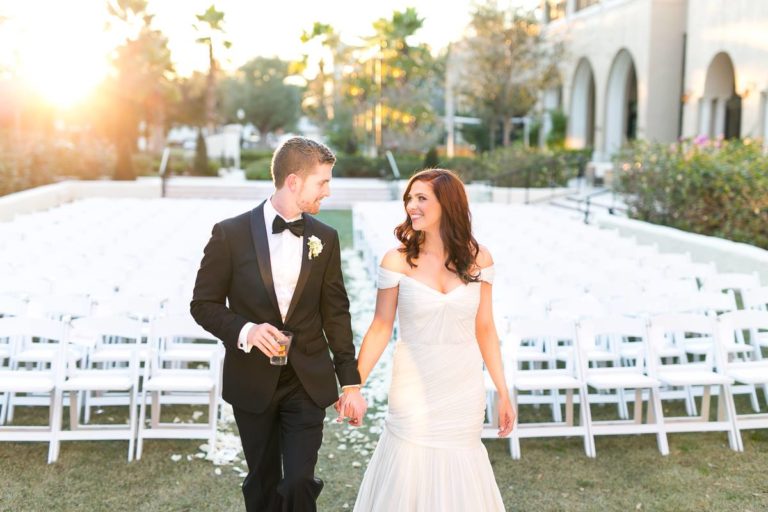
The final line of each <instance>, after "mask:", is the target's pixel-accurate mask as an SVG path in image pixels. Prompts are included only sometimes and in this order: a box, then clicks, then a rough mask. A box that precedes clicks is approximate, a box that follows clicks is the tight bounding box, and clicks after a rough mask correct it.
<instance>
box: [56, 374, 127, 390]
mask: <svg viewBox="0 0 768 512" xmlns="http://www.w3.org/2000/svg"><path fill="white" fill-rule="evenodd" d="M105 373H107V372H106V371H104V370H84V371H83V372H82V373H78V374H76V375H74V376H72V377H69V378H68V379H67V380H65V381H64V383H63V384H62V385H61V389H63V390H64V391H74V390H91V391H127V390H129V389H131V387H133V379H131V377H130V375H121V374H117V375H115V374H114V373H112V374H109V375H105ZM110 373H111V372H110Z"/></svg>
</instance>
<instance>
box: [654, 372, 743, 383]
mask: <svg viewBox="0 0 768 512" xmlns="http://www.w3.org/2000/svg"><path fill="white" fill-rule="evenodd" d="M657 376H658V378H659V380H660V381H661V382H663V383H664V384H667V385H669V386H715V385H720V384H731V383H733V379H731V378H729V377H728V376H726V375H722V374H720V373H715V372H711V371H707V370H702V369H688V368H675V369H660V370H659V371H658V374H657Z"/></svg>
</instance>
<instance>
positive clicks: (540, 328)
mask: <svg viewBox="0 0 768 512" xmlns="http://www.w3.org/2000/svg"><path fill="white" fill-rule="evenodd" d="M529 340H535V343H543V344H544V346H545V354H544V355H545V358H544V359H541V358H540V357H539V356H537V355H536V353H535V352H533V351H531V350H530V347H531V345H529V344H528V343H527V341H529ZM504 343H505V344H506V345H507V346H506V347H505V350H504V359H505V366H506V368H507V376H508V377H507V378H508V381H509V382H508V384H509V388H510V394H511V399H512V403H513V406H514V407H515V409H517V412H518V420H517V424H516V426H515V428H514V429H513V430H512V433H511V435H510V439H509V443H510V451H511V454H512V457H513V458H515V459H519V458H520V455H521V452H520V439H523V438H533V437H567V436H580V437H582V438H583V439H584V452H585V453H586V454H587V456H588V457H594V443H593V440H592V434H591V431H590V424H591V420H590V416H589V409H588V408H586V407H584V406H583V404H584V403H586V401H585V400H586V388H585V386H584V383H583V381H582V379H581V374H580V367H579V366H578V362H577V360H576V358H575V357H572V358H570V360H568V361H566V362H565V363H564V364H560V365H558V364H557V361H556V358H554V357H553V356H552V355H551V354H554V353H555V352H556V351H557V348H558V347H560V349H561V350H562V348H563V347H565V346H569V347H571V351H572V352H576V351H577V349H576V348H575V347H576V345H577V340H576V332H575V329H574V324H573V322H570V321H567V320H557V319H542V320H529V321H520V322H514V323H513V326H512V328H511V330H510V334H509V336H508V337H507V338H506V339H505V340H504ZM541 363H544V364H541ZM489 386H490V387H491V388H492V383H489V382H486V387H487V388H488V387H489ZM559 391H564V393H565V402H564V405H565V418H564V419H563V418H562V412H561V411H560V407H561V401H560V397H559ZM547 392H549V393H550V395H549V396H547V395H545V394H544V393H547ZM574 394H575V395H576V397H574ZM574 398H578V401H579V404H581V405H580V406H579V422H578V423H576V422H575V421H574V401H575V400H574ZM531 404H532V405H535V406H537V408H538V407H539V406H541V405H550V406H551V407H552V409H553V413H552V421H539V420H540V418H537V420H536V421H533V422H530V421H526V419H527V417H528V413H527V412H526V411H527V410H530V409H531V408H530V407H528V406H529V405H531ZM522 405H526V407H525V408H524V409H523V410H521V408H520V407H521V406H522ZM492 417H493V416H492ZM521 420H522V421H521ZM485 433H486V435H488V436H490V435H491V434H492V433H491V432H490V431H489V430H488V429H486V432H485Z"/></svg>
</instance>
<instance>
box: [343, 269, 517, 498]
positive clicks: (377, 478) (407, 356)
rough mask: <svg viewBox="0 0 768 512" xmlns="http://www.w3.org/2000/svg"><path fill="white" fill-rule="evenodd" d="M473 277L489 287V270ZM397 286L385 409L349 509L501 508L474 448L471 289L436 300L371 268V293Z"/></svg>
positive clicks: (476, 399) (476, 355) (478, 362)
mask: <svg viewBox="0 0 768 512" xmlns="http://www.w3.org/2000/svg"><path fill="white" fill-rule="evenodd" d="M480 278H481V279H482V280H483V281H487V282H492V281H493V267H488V268H486V269H483V271H482V273H481V275H480ZM398 285H399V286H400V289H399V292H398V306H397V310H398V316H399V319H400V338H401V339H400V341H398V342H397V344H396V346H395V353H394V364H393V369H392V384H391V387H390V391H389V412H388V414H387V417H386V422H385V426H384V429H383V432H382V434H381V438H380V439H379V444H378V445H377V447H376V450H375V452H374V453H373V456H372V458H371V462H370V464H369V465H368V469H367V470H366V472H365V477H364V478H363V483H362V484H361V486H360V491H359V494H358V497H357V501H356V503H355V510H356V511H361V512H363V511H365V512H369V511H373V512H384V511H397V512H414V511H419V512H438V511H439V512H448V511H456V512H468V511H472V512H476V511H477V512H481V511H499V510H504V504H503V503H502V500H501V494H500V492H499V488H498V486H497V485H496V480H495V479H494V476H493V470H492V469H491V464H490V461H489V460H488V453H487V452H486V450H485V446H483V444H482V442H481V441H480V434H481V430H482V424H483V420H484V415H485V390H484V384H483V369H482V368H483V361H482V357H481V355H480V349H479V347H478V345H477V340H476V338H475V316H476V314H477V310H478V305H479V304H480V287H481V284H480V283H479V282H476V283H469V284H467V285H459V286H458V287H456V288H454V289H453V290H450V291H448V292H447V293H441V292H440V291H438V290H435V289H433V288H431V287H429V286H427V285H426V284H424V283H422V282H420V281H418V280H416V279H414V278H412V277H409V276H406V275H404V274H400V273H397V272H392V271H389V270H387V269H384V268H380V269H379V288H393V287H395V286H398Z"/></svg>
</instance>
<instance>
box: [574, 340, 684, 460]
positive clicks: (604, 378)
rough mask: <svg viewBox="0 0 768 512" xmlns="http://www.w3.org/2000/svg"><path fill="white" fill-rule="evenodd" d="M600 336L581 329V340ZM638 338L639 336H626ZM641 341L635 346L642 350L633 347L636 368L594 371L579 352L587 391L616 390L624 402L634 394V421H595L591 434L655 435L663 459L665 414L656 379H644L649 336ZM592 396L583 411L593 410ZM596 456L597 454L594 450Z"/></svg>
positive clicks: (581, 352) (588, 397)
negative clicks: (645, 403)
mask: <svg viewBox="0 0 768 512" xmlns="http://www.w3.org/2000/svg"><path fill="white" fill-rule="evenodd" d="M627 327H628V326H625V327H623V328H622V329H621V330H622V331H627V330H628V329H627ZM595 334H597V331H593V333H589V332H584V331H583V328H582V327H581V326H579V327H578V336H579V338H580V339H581V338H582V337H587V339H588V337H589V336H592V335H595ZM623 334H625V335H626V334H630V335H631V336H636V335H637V334H638V333H635V332H634V330H633V331H632V332H629V333H627V332H625V333H623ZM639 339H640V340H641V341H639V342H635V343H637V344H639V346H636V347H633V349H635V350H633V356H634V365H633V366H620V367H594V368H590V367H589V363H588V361H587V353H586V351H584V350H579V351H577V352H578V357H579V360H580V364H581V368H582V373H583V376H584V381H585V382H586V384H587V387H588V388H592V389H595V390H596V391H598V392H601V393H606V392H610V391H613V390H615V391H616V392H617V395H618V396H619V400H620V402H623V401H624V399H623V398H621V397H622V396H623V394H624V393H625V392H626V391H627V390H634V414H633V418H632V419H628V420H625V419H610V420H595V419H594V417H593V419H592V424H591V429H590V430H591V432H592V435H593V436H598V435H622V434H655V435H656V441H657V444H658V447H659V452H661V454H662V455H667V454H669V445H668V443H667V435H666V431H665V429H664V414H663V411H662V408H661V399H660V396H659V384H660V383H659V381H658V380H657V379H655V378H653V377H649V376H647V375H645V373H644V368H645V359H646V354H647V344H648V337H647V335H642V337H640V338H639ZM592 396H593V395H591V394H588V393H587V394H586V401H585V402H584V403H583V405H584V407H590V406H591V403H592ZM646 401H647V405H648V407H647V415H646V420H645V422H644V421H643V403H644V402H646ZM595 452H596V450H595Z"/></svg>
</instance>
